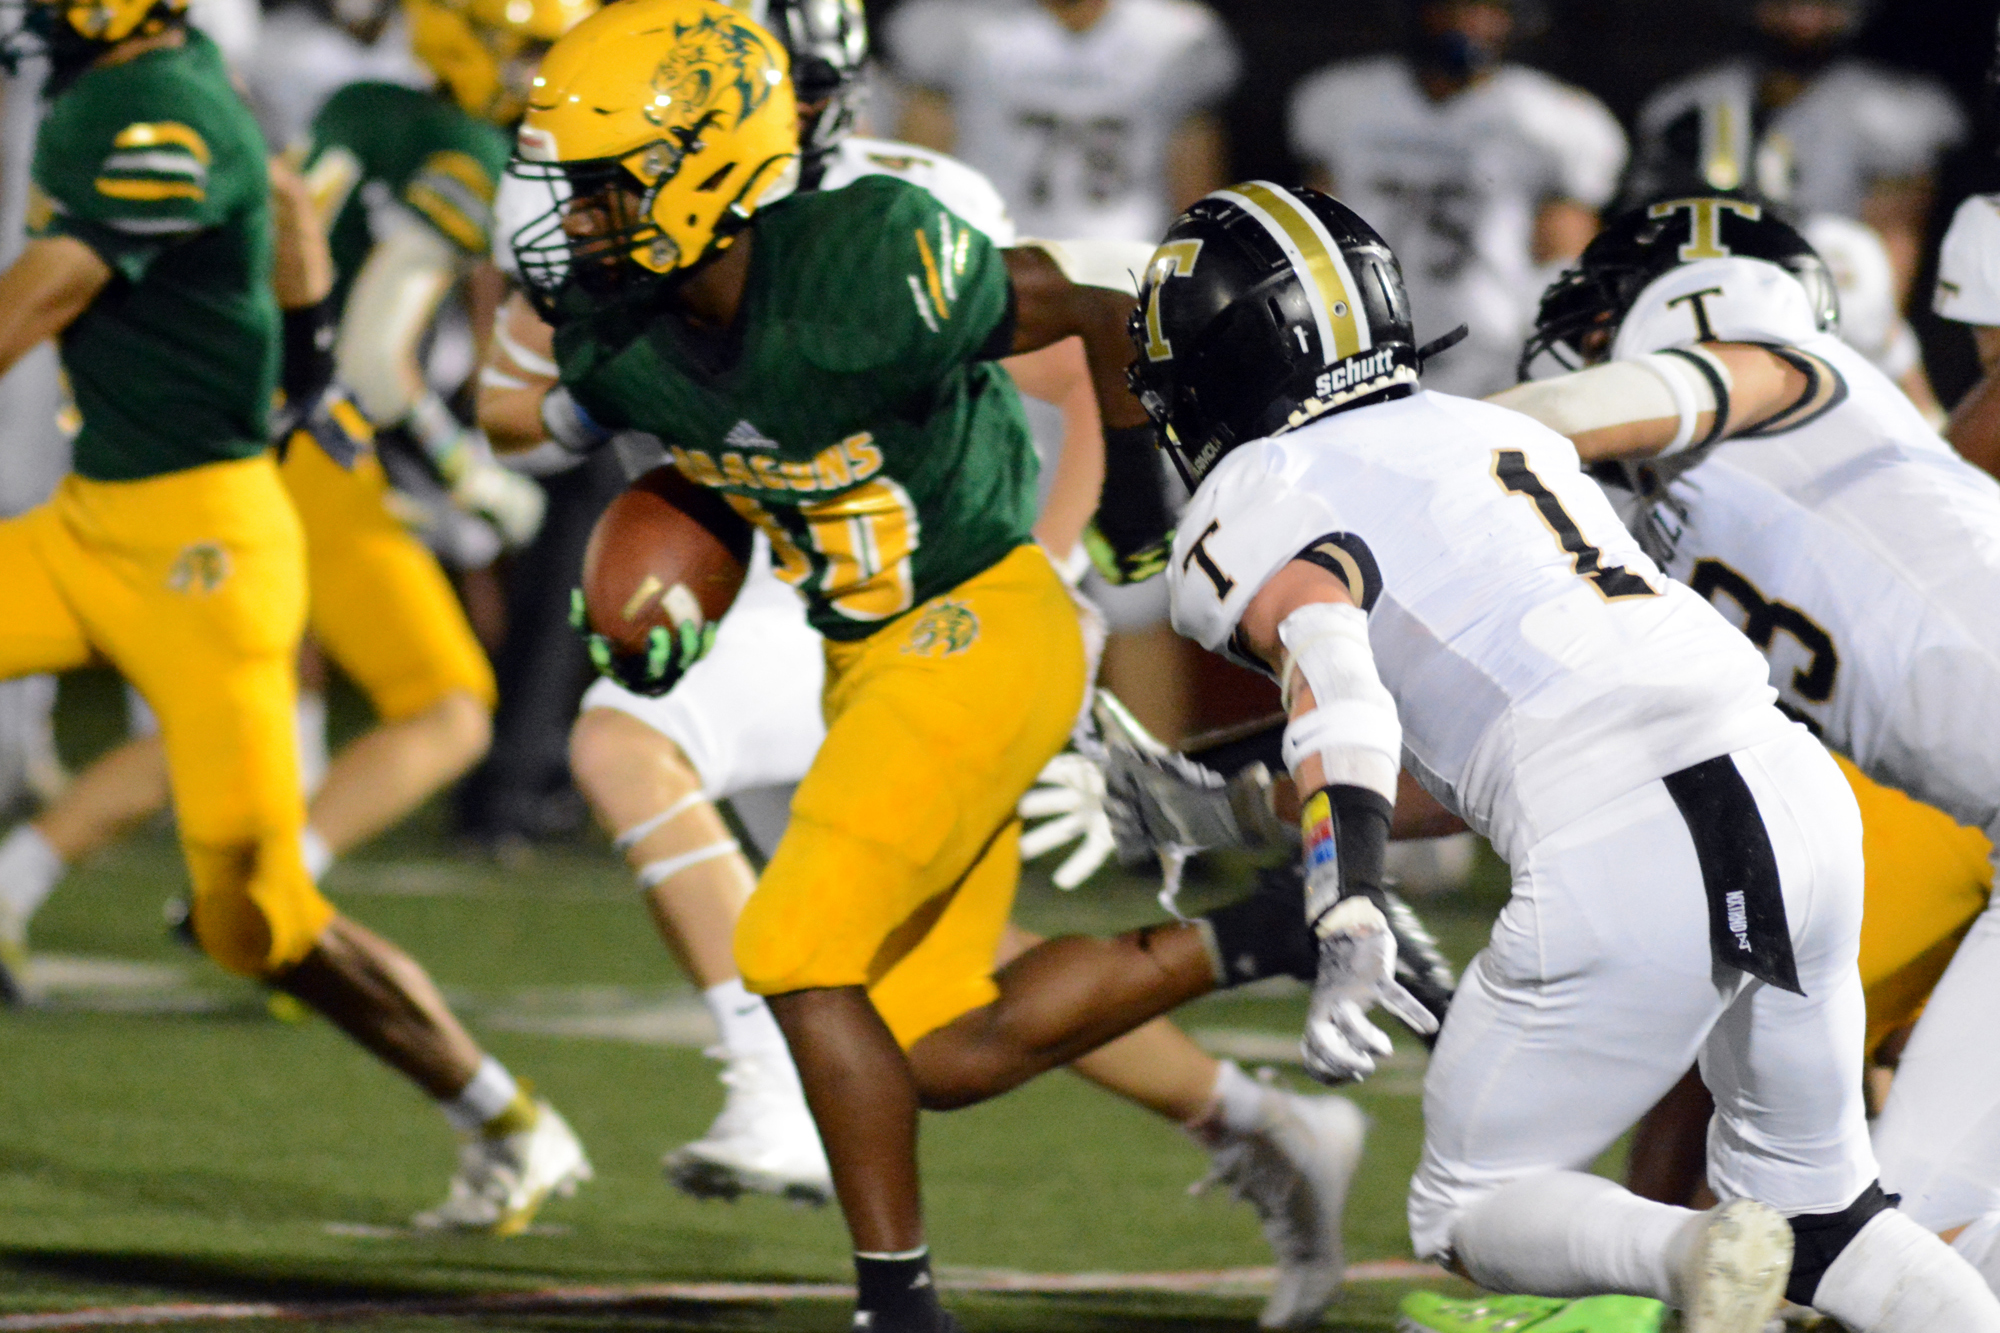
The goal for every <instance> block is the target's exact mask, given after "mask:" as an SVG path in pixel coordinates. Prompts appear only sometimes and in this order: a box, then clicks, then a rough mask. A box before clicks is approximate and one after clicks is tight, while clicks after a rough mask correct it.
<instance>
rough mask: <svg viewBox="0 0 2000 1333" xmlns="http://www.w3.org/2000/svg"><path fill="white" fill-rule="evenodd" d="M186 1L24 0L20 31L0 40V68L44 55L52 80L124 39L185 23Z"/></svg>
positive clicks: (12, 69) (13, 68)
mask: <svg viewBox="0 0 2000 1333" xmlns="http://www.w3.org/2000/svg"><path fill="white" fill-rule="evenodd" d="M187 9H188V0H29V3H28V4H27V6H26V7H25V10H24V11H23V12H22V15H21V22H20V27H19V28H18V29H16V30H15V31H14V32H11V33H8V34H7V36H6V37H5V39H4V40H0V69H4V70H5V71H6V72H8V73H10V74H11V73H14V72H15V71H16V69H17V68H18V66H19V65H20V62H21V61H23V60H25V59H28V58H29V57H32V56H36V55H47V56H48V57H49V59H50V60H51V61H52V62H53V63H54V66H55V73H56V75H57V81H58V82H61V81H62V78H63V76H64V75H65V74H66V73H68V72H69V71H70V70H72V69H73V68H75V67H78V66H80V65H84V64H88V63H89V62H90V61H92V60H95V59H96V58H97V56H98V55H99V54H100V53H102V52H103V50H104V48H105V47H107V46H114V45H116V44H117V43H119V42H122V41H124V40H125V39H126V38H128V37H150V36H152V35H153V34H154V33H157V32H163V31H165V30H166V29H167V27H168V26H169V25H171V24H175V23H181V22H185V21H186V19H187Z"/></svg>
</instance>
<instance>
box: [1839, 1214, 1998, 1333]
mask: <svg viewBox="0 0 2000 1333" xmlns="http://www.w3.org/2000/svg"><path fill="white" fill-rule="evenodd" d="M1813 1308H1814V1309H1815V1310H1818V1311H1819V1312H1820V1313H1821V1314H1828V1315H1832V1316H1833V1317H1834V1318H1835V1319H1838V1320H1839V1321H1840V1322H1841V1323H1843V1324H1845V1325H1847V1326H1848V1327H1849V1328H1851V1329H1853V1330H1854V1333H1944V1330H1945V1329H1950V1330H1951V1333H2000V1300H1996V1299H1995V1298H1994V1295H1993V1292H1992V1289H1991V1288H1989V1287H1988V1286H1987V1285H1986V1282H1985V1280H1984V1279H1982V1278H1981V1277H1980V1276H1979V1273H1978V1272H1977V1271H1976V1270H1975V1269H1974V1268H1973V1267H1972V1265H1971V1264H1969V1263H1967V1262H1966V1261H1965V1259H1964V1257H1963V1256H1961V1255H1959V1254H1956V1253H1954V1252H1953V1250H1952V1247H1951V1246H1949V1245H1946V1244H1945V1243H1944V1242H1943V1241H1941V1240H1939V1239H1938V1238H1937V1237H1936V1236H1934V1235H1932V1234H1931V1233H1930V1232H1929V1231H1927V1230H1925V1228H1924V1226H1923V1225H1922V1224H1921V1223H1919V1222H1917V1221H1916V1220H1915V1219H1914V1218H1911V1217H1909V1216H1908V1215H1906V1214H1904V1213H1900V1212H1897V1211H1896V1210H1895V1209H1894V1208H1891V1209H1889V1210H1888V1211H1887V1212H1881V1213H1877V1214H1875V1216H1874V1217H1872V1218H1870V1219H1869V1221H1868V1225H1867V1226H1865V1227H1863V1228H1861V1231H1860V1234H1858V1235H1857V1236H1855V1238H1854V1239H1853V1240H1851V1241H1849V1242H1847V1248H1846V1249H1844V1250H1842V1251H1841V1252H1840V1254H1839V1255H1838V1256H1837V1257H1836V1258H1835V1259H1834V1261H1833V1262H1832V1263H1831V1264H1830V1265H1828V1266H1827V1270H1826V1275H1825V1276H1824V1277H1822V1278H1821V1279H1820V1280H1819V1290H1818V1291H1817V1292H1816V1293H1814V1295H1813Z"/></svg>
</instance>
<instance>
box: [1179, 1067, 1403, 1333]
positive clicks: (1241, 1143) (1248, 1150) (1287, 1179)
mask: <svg viewBox="0 0 2000 1333" xmlns="http://www.w3.org/2000/svg"><path fill="white" fill-rule="evenodd" d="M1367 1135H1368V1117H1367V1116H1365V1115H1363V1114H1362V1113H1361V1110H1360V1108H1358V1107H1356V1106H1355V1105H1354V1103H1353V1102H1350V1101H1348V1100H1347V1099H1346V1098H1345V1097H1332V1096H1321V1097H1302V1096H1299V1095H1298V1094H1296V1093H1291V1092H1285V1091H1283V1090H1281V1089H1278V1088H1267V1089H1266V1090H1265V1095H1264V1105H1263V1124H1262V1125H1260V1126H1259V1127H1258V1128H1257V1129H1255V1130H1253V1131H1251V1132H1248V1133H1235V1132H1231V1131H1227V1130H1225V1131H1223V1132H1222V1136H1221V1138H1220V1139H1219V1140H1212V1141H1211V1142H1210V1144H1209V1152H1210V1153H1211V1154H1212V1155H1213V1158H1214V1164H1213V1165H1212V1166H1210V1168H1209V1172H1208V1176H1207V1178H1205V1179H1204V1180H1202V1181H1200V1182H1199V1183H1198V1184H1196V1185H1195V1187H1194V1190H1195V1192H1197V1193H1199V1192H1201V1191H1203V1190H1206V1189H1208V1188H1210V1187H1211V1186H1215V1185H1224V1186H1227V1187H1228V1188H1229V1191H1230V1192H1231V1193H1232V1194H1234V1195H1235V1196H1236V1197H1237V1198H1239V1199H1241V1200H1243V1201H1244V1202H1245V1203H1247V1204H1249V1205H1250V1206H1251V1207H1252V1208H1254V1209H1255V1210H1256V1211H1257V1216H1258V1218H1259V1220H1261V1221H1262V1222H1263V1225H1264V1239H1266V1240H1268V1241H1270V1242H1271V1248H1272V1249H1273V1250H1274V1251H1276V1253H1277V1258H1278V1280H1277V1283H1276V1284H1275V1286H1273V1288H1272V1290H1271V1299H1270V1300H1269V1301H1267V1302H1265V1304H1264V1310H1263V1313H1261V1314H1259V1315H1258V1316H1257V1323H1258V1324H1259V1325H1260V1326H1261V1327H1263V1328H1294V1329H1296V1328H1311V1327H1312V1326H1313V1325H1315V1324H1317V1323H1319V1321H1320V1316H1322V1315H1323V1314H1325V1313H1326V1307H1327V1306H1329V1305H1331V1304H1332V1303H1333V1299H1334V1297H1336V1296H1338V1295H1339V1294H1340V1284H1341V1280H1342V1279H1343V1278H1344V1277H1345V1276H1346V1272H1347V1253H1346V1249H1345V1247H1344V1246H1343V1244H1342V1242H1341V1236H1340V1220H1341V1213H1342V1212H1343V1210H1344V1209H1345V1208H1346V1206H1347V1187H1348V1184H1349V1183H1350V1182H1351V1181H1352V1180H1353V1179H1354V1169H1355V1167H1356V1166H1358V1165H1359V1164H1360V1162H1361V1145H1362V1142H1363V1140H1365V1139H1366V1138H1367Z"/></svg>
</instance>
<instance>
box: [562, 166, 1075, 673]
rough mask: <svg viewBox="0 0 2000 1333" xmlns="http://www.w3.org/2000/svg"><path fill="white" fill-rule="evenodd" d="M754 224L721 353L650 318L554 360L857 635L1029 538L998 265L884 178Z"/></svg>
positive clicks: (917, 192)
mask: <svg viewBox="0 0 2000 1333" xmlns="http://www.w3.org/2000/svg"><path fill="white" fill-rule="evenodd" d="M751 234H752V238H753V239H752V245H753V249H752V250H751V254H750V274H749V282H748V286H747V288H746V290H745V292H744V295H743V303H742V306H741V310H740V313H739V315H738V320H737V327H736V328H735V329H732V330H731V331H730V333H729V346H730V348H731V352H730V354H729V355H727V356H726V358H725V359H726V361H727V364H726V365H722V366H720V367H716V366H715V365H714V361H713V358H711V357H709V356H708V355H705V354H704V352H703V351H702V350H701V349H699V348H698V347H696V346H695V345H694V344H693V343H692V341H691V340H690V338H689V335H688V333H687V331H686V328H685V326H684V325H682V324H681V323H680V322H679V321H678V320H677V319H675V318H674V317H673V316H671V315H666V314H661V313H657V312H651V313H642V314H625V313H621V312H609V313H606V314H603V315H598V316H594V317H589V318H584V319H578V320H571V321H568V322H566V323H564V324H562V325H561V326H559V327H558V328H557V330H556V339H555V348H556V359H557V361H558V363H559V364H560V365H561V368H562V377H563V380H564V382H565V383H566V384H568V385H569V387H570V392H571V393H572V394H574V395H575V397H576V399H577V401H578V402H579V403H580V404H582V406H583V408H584V410H585V411H587V412H589V413H590V414H591V415H592V416H593V417H595V418H596V419H597V420H598V421H600V422H602V423H604V424H605V425H607V426H613V427H625V428H631V429H636V430H643V431H649V432H651V433H652V434H654V435H657V436H659V437H660V439H661V441H662V442H663V443H664V444H665V445H666V446H667V449H668V451H669V452H670V454H671V455H672V457H673V460H674V462H675V464H676V465H677V466H678V467H679V468H680V470H681V471H682V472H684V473H685V474H686V475H687V476H688V478H689V479H690V480H693V481H696V482H699V483H701V484H702V485H705V486H713V487H715V488H717V489H719V490H721V491H723V492H724V493H725V494H726V495H727V496H728V497H729V500H730V503H731V504H732V505H734V506H735V508H736V509H737V511H738V512H740V513H741V514H743V516H744V517H745V518H748V519H750V520H751V521H752V522H753V523H755V524H756V525H757V526H758V527H759V528H761V529H762V530H763V531H764V532H765V533H766V534H767V535H769V537H770V539H771V547H772V555H773V558H774V561H775V563H776V566H777V571H778V575H779V577H781V578H783V579H785V580H786V581H787V582H789V583H791V584H792V585H793V586H795V587H797V588H798V589H799V590H800V592H802V593H803V594H804V595H805V598H806V603H807V609H808V614H809V616H810V619H811V621H812V624H813V627H814V628H815V629H817V630H818V631H819V632H820V633H822V634H824V635H825V636H826V637H828V638H830V639H839V640H853V639H859V638H864V637H866V636H867V635H869V634H870V633H873V632H874V631H875V630H876V629H878V628H880V627H881V626H882V624H883V623H884V622H885V621H888V620H890V619H892V618H894V617H896V616H898V615H901V614H902V613H903V612H905V611H907V610H909V609H910V608H911V607H913V606H916V605H918V604H920V603H922V602H924V601H925V600H927V599H929V598H931V597H934V596H936V595H937V594H939V593H941V592H944V591H947V590H948V589H950V588H953V587H955V586H957V585H958V584H960V583H963V582H964V581H965V580H966V579H968V578H970V577H972V576H973V575H974V574H977V573H979V572H980V571H981V570H984V569H986V568H988V567H989V566H991V565H992V564H994V563H995V562H996V561H998V560H1000V559H1001V558H1002V557H1003V556H1005V555H1006V554H1007V553H1008V552H1009V551H1011V550H1013V549H1014V548H1015V547H1017V546H1019V545H1021V544H1022V543H1023V542H1026V541H1028V540H1029V528H1030V525H1031V524H1032V523H1033V521H1034V512H1035V470H1036V463H1035V454H1034V448H1033V446H1032V444H1031V442H1030V439H1029V434H1028V425H1027V420H1026V418H1025V417H1024V416H1023V415H1022V413H1021V401H1020V399H1019V398H1018V397H1017V396H1016V395H1015V392H1014V384H1013V381H1012V380H1011V379H1010V378H1009V377H1008V375H1007V373H1006V372H1005V371H1003V370H1001V369H1000V368H999V367H998V366H996V365H995V364H993V362H992V361H991V360H990V359H989V358H990V357H991V356H992V355H994V354H995V353H996V352H1000V351H1004V349H1002V348H995V347H993V346H991V344H992V343H993V341H994V339H995V338H996V336H997V335H1000V334H1001V333H1002V329H1001V325H1002V323H1003V322H1004V321H1005V320H1006V319H1007V315H1008V301H1009V285H1008V281H1007V268H1006V263H1005V261H1004V260H1003V259H1002V257H1001V253H1000V251H999V250H998V249H997V248H996V247H995V246H994V245H993V243H992V242H991V241H989V240H987V239H986V237H985V236H983V235H982V234H980V233H979V232H977V231H975V230H974V229H973V228H971V227H969V226H967V225H966V224H965V223H964V222H962V221H960V220H959V219H958V218H957V217H956V216H954V215H953V214H952V213H951V212H949V211H948V210H947V209H945V208H944V207H943V206H942V205H940V204H939V203H938V202H937V201H936V200H935V199H933V198H932V197H931V196H930V195H929V194H928V193H926V192H925V191H924V190H922V189H921V188H919V187H918V186H915V185H912V184H910V183H909V182H907V181H903V180H899V179H896V178H895V177H891V176H873V177H865V178H863V179H861V180H858V181H855V182H854V183H853V184H851V185H848V186H846V187H844V188H842V189H839V190H832V191H825V192H814V193H810V194H799V195H794V196H793V197H791V198H789V199H786V200H784V201H783V202H781V203H778V204H775V205H772V206H771V207H769V208H766V209H764V210H762V211H760V212H759V213H758V214H757V215H756V219H755V221H754V223H753V225H752V233H751ZM704 364H707V365H708V366H709V368H708V369H704V368H703V367H704Z"/></svg>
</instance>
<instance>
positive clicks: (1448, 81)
mask: <svg viewBox="0 0 2000 1333" xmlns="http://www.w3.org/2000/svg"><path fill="white" fill-rule="evenodd" d="M1405 9H1406V13H1407V23H1408V27H1409V34H1408V36H1409V40H1408V43H1407V47H1406V50H1405V51H1403V52H1402V53H1399V54H1395V55H1383V56H1375V57H1371V58H1369V59H1366V60H1356V61H1349V62H1344V63H1342V64H1338V65H1333V66H1330V67H1329V68H1327V69H1323V70H1320V71H1318V72H1317V73H1315V74H1312V75H1310V76H1308V77H1307V78H1306V79H1305V80H1304V81H1303V82H1301V83H1300V84H1299V86H1298V88H1297V90H1296V91H1295V92H1294V93H1293V94H1292V104H1291V115H1290V135H1291V144H1292V151H1293V153H1294V154H1296V155H1297V156H1298V158H1299V159H1300V160H1301V161H1302V162H1304V163H1305V164H1306V165H1307V168H1308V170H1307V178H1308V180H1309V181H1310V182H1311V183H1312V184H1314V185H1316V186H1318V187H1320V188H1321V189H1325V190H1329V191H1336V192H1337V193H1338V194H1339V195H1340V197H1341V198H1342V199H1344V200H1346V201H1347V202H1348V203H1350V204H1352V205H1353V206H1354V207H1355V208H1356V209H1357V210H1358V211H1360V212H1361V213H1362V215H1363V216H1365V217H1368V218H1370V219H1372V220H1373V222H1374V225H1375V226H1377V227H1378V228H1380V230H1381V233H1382V236H1383V238H1384V239H1386V240H1387V241H1388V242H1389V244H1390V245H1391V246H1392V247H1394V249H1395V251H1396V254H1397V255H1398V256H1399V257H1400V258H1401V260H1402V263H1403V271H1404V273H1405V275H1406V280H1407V281H1408V282H1409V284H1410V300H1411V306H1412V308H1413V309H1414V310H1416V311H1417V312H1418V317H1419V321H1420V322H1419V327H1418V330H1417V332H1418V334H1419V336H1421V337H1430V336H1433V335H1436V334H1440V333H1443V332H1444V331H1445V330H1447V329H1450V328H1453V327H1454V326H1456V325H1459V324H1464V325H1465V326H1466V327H1467V329H1468V330H1469V333H1468V336H1467V338H1466V340H1465V342H1464V343H1463V344H1461V345H1460V346H1459V347H1458V348H1457V349H1456V350H1455V351H1453V353H1452V355H1451V356H1450V357H1447V358H1442V359H1440V360H1439V362H1438V366H1437V369H1436V371H1435V374H1434V379H1435V381H1436V384H1437V387H1438V388H1440V389H1442V390H1445V391H1446V392H1450V393H1467V394H1483V393H1491V392H1492V391H1493V390H1495V389H1500V388H1504V387H1506V386H1507V385H1509V384H1511V383H1513V379H1514V377H1513V370H1514V360H1515V357H1516V355H1517V354H1518V353H1519V351H1520V346H1521V339H1522V337H1523V336H1524V335H1525V333H1526V331H1527V328H1528V325H1529V322H1530V320H1532V319H1533V317H1534V309H1535V297H1536V295H1537V294H1539V293H1540V291H1541V289H1542V287H1543V286H1545V285H1546V284H1547V282H1548V278H1549V276H1552V270H1551V269H1550V267H1549V266H1551V265H1554V266H1560V265H1562V264H1565V263H1568V262H1569V261H1570V260H1572V259H1574V258H1575V257H1576V256H1577V255H1578V254H1579V253H1580V252H1581V251H1582V250H1583V247H1584V243H1585V242H1587V241H1589V240H1590V238H1591V236H1592V235H1594V234H1595V233H1596V231H1597V211H1598V210H1599V209H1600V208H1602V207H1603V206H1604V205H1605V204H1606V203H1608V202H1609V201H1610V199H1611V195H1612V192H1613V190H1614V189H1615V188H1616V187H1617V183H1618V173H1619V171H1620V170H1621V169H1622V168H1623V167H1624V165H1625V135H1624V132H1623V131H1622V130H1620V129H1619V128H1618V122H1617V121H1616V120H1615V119H1613V118H1612V115H1611V113H1610V112H1609V111H1607V110H1606V109H1605V108H1604V106H1603V104H1602V103H1600V102H1599V101H1598V100H1597V99H1596V98H1594V97H1592V96H1590V95H1589V94H1588V93H1585V92H1583V91H1582V90H1580V89H1577V88H1572V87H1570V86H1568V85H1567V84H1563V83H1558V82H1557V81H1556V80H1554V79H1552V78H1550V77H1549V76H1548V75H1546V74H1543V73H1541V72H1540V71H1538V70H1533V69H1529V68H1528V67H1526V66H1524V65H1517V64H1513V63H1510V62H1508V61H1506V60H1505V58H1504V57H1505V54H1506V49H1507V42H1508V39H1509V37H1510V36H1511V35H1512V33H1513V29H1514V25H1515V22H1516V18H1515V14H1514V9H1515V6H1514V4H1513V3H1512V0H1416V3H1412V4H1409V5H1406V6H1405Z"/></svg>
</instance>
